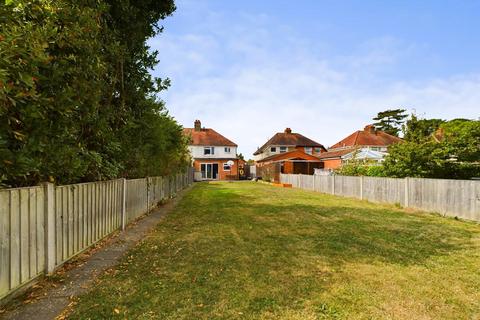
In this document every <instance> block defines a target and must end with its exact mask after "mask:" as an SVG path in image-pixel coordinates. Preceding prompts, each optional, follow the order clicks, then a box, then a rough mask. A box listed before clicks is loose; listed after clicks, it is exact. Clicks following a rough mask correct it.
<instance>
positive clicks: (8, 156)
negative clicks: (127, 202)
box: [0, 0, 186, 186]
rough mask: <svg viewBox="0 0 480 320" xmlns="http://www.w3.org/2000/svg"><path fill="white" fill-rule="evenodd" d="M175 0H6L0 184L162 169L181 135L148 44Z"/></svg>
mask: <svg viewBox="0 0 480 320" xmlns="http://www.w3.org/2000/svg"><path fill="white" fill-rule="evenodd" d="M174 10H175V6H174V3H173V1H172V0H137V1H134V0H131V1H129V0H115V1H114V0H8V1H5V3H4V4H2V5H0V52H1V59H0V185H4V186H24V185H33V184H37V183H39V182H41V181H47V180H49V181H55V182H57V183H74V182H80V181H92V180H102V179H111V178H115V177H120V176H127V177H137V176H142V175H145V174H150V175H159V174H166V173H169V172H171V171H172V170H176V169H175V168H178V167H180V166H182V165H184V164H185V163H186V162H185V158H186V148H185V141H184V139H183V137H182V135H181V127H180V126H179V125H178V124H177V123H176V122H175V121H174V119H172V118H171V117H170V116H169V115H168V113H167V110H166V109H165V106H164V104H163V102H162V101H161V100H159V99H158V97H157V94H158V92H160V91H161V90H164V89H166V88H167V87H168V79H166V80H161V79H155V78H153V77H152V76H151V75H150V72H149V71H150V70H151V69H152V68H153V67H154V66H155V65H156V64H157V62H158V61H157V59H156V53H155V52H151V51H150V50H149V48H148V46H147V45H146V41H147V39H148V38H150V37H152V36H154V35H156V34H158V33H159V32H161V30H162V29H161V26H160V25H159V21H161V20H162V19H164V18H166V17H167V16H168V15H170V14H171V13H172V12H173V11H174Z"/></svg>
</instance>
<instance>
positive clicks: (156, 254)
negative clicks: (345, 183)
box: [70, 182, 480, 319]
mask: <svg viewBox="0 0 480 320" xmlns="http://www.w3.org/2000/svg"><path fill="white" fill-rule="evenodd" d="M70 317H71V318H73V319H88V318H91V319H100V318H130V319H480V226H479V225H478V224H474V223H468V222H462V221H456V220H454V219H448V218H442V217H439V216H436V215H430V214H425V213H412V212H410V213H409V212H406V211H404V210H401V209H398V208H396V207H394V206H387V205H379V204H373V203H368V202H364V201H358V200H352V199H346V198H340V197H334V196H330V195H322V194H318V193H313V192H308V191H301V190H295V189H282V188H278V187H271V186H268V185H264V184H260V183H254V182H238V183H198V184H195V186H194V188H193V190H192V191H191V192H189V193H188V194H187V195H186V196H185V198H184V199H183V200H182V201H181V202H180V204H179V205H178V207H177V208H176V210H175V211H174V212H173V213H171V214H169V215H168V216H167V217H166V218H165V219H164V220H163V221H162V222H161V223H160V224H159V225H158V227H157V228H156V231H155V232H154V233H152V234H151V235H150V236H149V237H148V238H146V239H145V241H143V242H142V243H140V244H139V245H138V246H137V247H136V248H135V249H133V250H132V251H131V252H130V253H129V254H128V255H127V256H125V258H124V259H123V262H122V263H121V264H120V265H119V266H118V267H117V268H116V269H115V270H113V271H112V272H109V273H108V274H106V275H104V276H102V277H101V279H100V281H99V282H98V283H97V284H96V285H95V287H94V288H93V289H92V290H91V291H90V292H89V293H88V294H86V295H84V296H83V297H81V298H80V300H79V302H78V304H77V305H76V306H75V307H74V310H73V312H72V314H71V315H70Z"/></svg>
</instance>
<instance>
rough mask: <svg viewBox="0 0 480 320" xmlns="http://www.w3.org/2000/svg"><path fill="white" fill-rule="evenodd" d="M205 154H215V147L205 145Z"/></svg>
mask: <svg viewBox="0 0 480 320" xmlns="http://www.w3.org/2000/svg"><path fill="white" fill-rule="evenodd" d="M203 154H204V155H212V154H215V147H204V148H203Z"/></svg>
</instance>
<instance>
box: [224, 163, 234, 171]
mask: <svg viewBox="0 0 480 320" xmlns="http://www.w3.org/2000/svg"><path fill="white" fill-rule="evenodd" d="M230 170H232V167H230V166H229V165H228V163H224V164H223V171H230Z"/></svg>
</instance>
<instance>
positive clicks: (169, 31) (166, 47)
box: [150, 0, 480, 158]
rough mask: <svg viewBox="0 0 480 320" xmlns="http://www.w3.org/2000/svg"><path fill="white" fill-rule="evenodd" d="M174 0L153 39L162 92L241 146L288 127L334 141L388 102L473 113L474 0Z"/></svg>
mask: <svg viewBox="0 0 480 320" xmlns="http://www.w3.org/2000/svg"><path fill="white" fill-rule="evenodd" d="M176 4H177V11H176V12H175V13H174V15H173V16H172V17H169V18H168V19H167V20H165V21H164V23H163V25H164V26H165V31H164V33H162V34H161V35H159V36H157V37H156V38H154V39H152V40H151V41H150V45H151V47H152V48H153V49H157V50H159V52H160V54H159V57H160V60H161V62H160V64H159V65H158V67H157V68H156V69H155V70H154V71H153V73H154V74H155V75H156V76H160V77H169V78H170V79H171V80H172V86H171V87H170V88H169V90H168V91H167V92H165V93H163V94H162V95H161V97H162V98H163V99H164V100H165V101H166V103H167V108H168V109H169V110H170V114H171V115H173V116H174V117H175V118H176V119H177V120H178V121H179V122H180V123H181V124H182V125H183V126H185V127H191V126H192V125H193V121H194V120H195V119H200V120H201V121H202V124H203V125H204V126H206V127H211V128H214V129H216V130H217V131H219V132H220V133H222V134H224V135H225V136H226V137H228V138H230V139H231V140H233V141H235V142H236V143H237V144H238V145H239V151H240V152H242V153H243V154H244V155H245V156H246V157H247V158H249V157H251V154H252V153H253V151H254V150H255V149H256V147H257V146H260V145H262V144H263V143H264V142H265V141H266V140H267V139H268V138H269V137H271V136H272V135H273V134H274V133H275V132H280V131H283V129H284V128H285V127H291V128H292V129H293V131H295V132H300V133H302V134H304V135H306V136H308V137H309V138H312V139H314V140H316V141H318V142H320V143H322V144H324V145H325V146H330V145H332V144H334V143H335V142H336V141H338V140H340V139H342V138H343V137H345V136H347V135H348V134H350V133H351V132H353V131H355V130H358V129H361V128H363V127H364V126H365V125H366V124H368V123H370V122H371V118H372V117H373V116H375V115H376V113H377V112H379V111H382V110H385V109H388V108H397V107H403V108H405V109H408V110H409V111H410V112H412V111H413V112H415V113H417V114H418V115H420V116H425V117H438V118H444V119H452V118H457V117H463V118H475V119H476V118H478V117H479V116H480V59H479V57H480V32H479V30H480V19H478V12H480V1H459V0H457V1H447V0H444V1H433V0H432V1H426V0H422V1H360V0H357V1H340V0H337V1H333V0H331V1H320V0H318V1H307V0H305V1H301V0H299V1H291V0H290V1H286V0H277V1H266V0H264V1H259V0H257V1H226V0H211V1H208V0H196V1H193V0H177V1H176Z"/></svg>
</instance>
